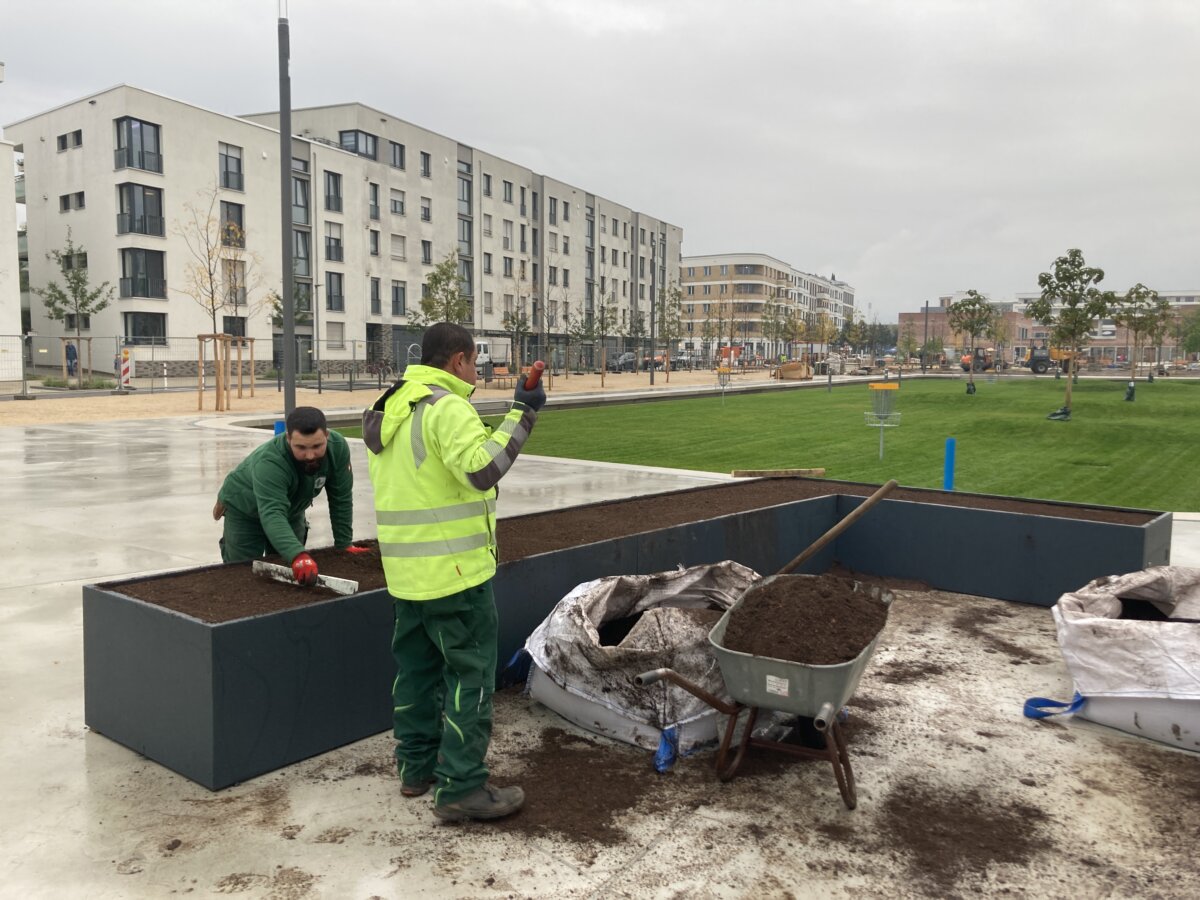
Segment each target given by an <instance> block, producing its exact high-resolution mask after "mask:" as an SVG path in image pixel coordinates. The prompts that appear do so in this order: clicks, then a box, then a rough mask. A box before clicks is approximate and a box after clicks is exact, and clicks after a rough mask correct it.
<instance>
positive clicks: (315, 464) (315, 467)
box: [300, 459, 321, 475]
mask: <svg viewBox="0 0 1200 900" xmlns="http://www.w3.org/2000/svg"><path fill="white" fill-rule="evenodd" d="M300 465H301V466H302V467H303V468H304V474H305V475H315V474H317V472H319V471H321V460H319V459H314V460H312V461H311V462H306V463H301V464H300Z"/></svg>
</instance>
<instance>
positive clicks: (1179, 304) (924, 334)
mask: <svg viewBox="0 0 1200 900" xmlns="http://www.w3.org/2000/svg"><path fill="white" fill-rule="evenodd" d="M1158 295H1159V297H1161V298H1163V299H1165V300H1168V301H1169V302H1170V304H1171V308H1172V312H1173V316H1174V318H1175V320H1176V321H1177V322H1178V321H1182V320H1183V319H1184V318H1186V317H1188V316H1191V315H1195V314H1197V312H1200V290H1187V291H1159V292H1158ZM966 296H967V294H966V291H957V292H955V293H953V294H944V295H942V296H940V297H938V298H937V301H936V302H931V303H928V304H926V306H925V307H922V308H921V309H919V310H916V311H912V312H902V313H900V321H899V332H898V333H899V336H900V341H901V342H902V343H903V342H904V340H905V335H906V334H909V335H911V337H912V339H913V340H914V341H915V343H916V344H918V345H924V344H925V343H926V342H928V343H930V344H933V345H936V346H939V347H945V348H946V350H947V357H948V358H949V357H953V356H956V355H957V354H959V353H961V352H963V351H964V350H966V349H967V347H966V346H965V345H966V342H967V341H968V339H967V338H966V337H964V336H963V335H961V334H957V333H956V332H955V331H954V329H953V327H952V326H951V325H950V307H951V306H952V305H954V304H955V303H957V302H958V301H959V300H962V299H964V298H965V297H966ZM1040 297H1041V294H1040V293H1039V292H1037V291H1033V292H1025V293H1018V294H1016V295H1014V296H1013V297H1010V298H989V301H990V303H991V305H992V307H993V309H995V310H996V312H997V314H998V315H999V317H1000V321H1001V323H1002V327H1001V329H1000V331H999V334H1000V336H1001V338H1002V340H996V339H994V338H981V339H980V341H985V342H986V343H987V344H988V345H989V346H992V345H997V344H998V345H999V346H998V347H997V348H996V349H997V350H998V352H1000V353H1001V355H1002V358H1003V359H1005V360H1006V361H1007V362H1009V363H1013V364H1015V363H1019V362H1020V361H1021V360H1024V359H1026V358H1027V357H1028V355H1029V351H1030V350H1031V349H1033V348H1040V347H1046V346H1048V345H1049V341H1050V330H1049V328H1048V327H1047V326H1045V325H1042V324H1041V323H1039V322H1037V321H1035V320H1034V319H1031V318H1030V317H1029V316H1028V315H1027V314H1026V306H1027V304H1028V303H1029V302H1031V301H1033V300H1036V299H1039V298H1040ZM1142 340H1144V338H1142ZM1176 344H1177V339H1176V338H1175V337H1174V336H1173V335H1171V334H1168V336H1167V340H1166V342H1165V344H1164V348H1165V351H1167V352H1166V355H1168V356H1171V355H1174V354H1175V353H1176V352H1177V351H1176ZM1131 345H1132V336H1131V335H1130V333H1129V332H1128V330H1127V329H1125V328H1124V327H1122V326H1120V325H1118V324H1117V323H1116V322H1114V321H1113V320H1112V319H1103V320H1101V321H1099V322H1097V323H1096V325H1095V329H1094V330H1093V332H1092V334H1091V336H1090V338H1089V341H1088V348H1087V356H1088V358H1089V359H1091V360H1093V361H1094V362H1095V363H1096V364H1100V365H1107V364H1114V365H1115V364H1117V363H1123V362H1125V361H1127V360H1128V359H1129V356H1130V354H1131V353H1132V352H1133V351H1132V346H1131ZM1157 351H1158V348H1154V347H1144V348H1143V349H1142V354H1143V357H1144V359H1143V360H1142V361H1143V362H1148V361H1152V360H1153V359H1155V354H1156V353H1157Z"/></svg>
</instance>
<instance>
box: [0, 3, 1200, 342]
mask: <svg viewBox="0 0 1200 900" xmlns="http://www.w3.org/2000/svg"><path fill="white" fill-rule="evenodd" d="M278 15H279V6H278V4H277V2H276V0H207V2H204V3H184V2H180V0H159V2H152V0H137V2H134V0H104V2H98V3H85V2H82V0H73V2H63V0H39V2H37V3H28V4H25V5H24V6H22V8H21V10H20V15H19V17H18V18H16V19H12V20H11V21H10V22H9V23H8V27H7V28H6V29H5V37H6V38H8V40H7V41H6V42H5V43H4V45H3V46H0V58H2V59H3V61H4V62H5V63H6V66H7V72H6V82H5V83H4V84H2V85H0V121H2V122H12V121H15V120H17V119H19V118H22V117H24V116H27V115H30V114H32V113H36V112H39V111H42V110H44V109H48V108H50V107H53V106H56V105H59V104H61V103H65V102H68V101H70V100H74V99H77V98H79V97H81V96H83V95H85V94H89V93H92V92H94V91H96V90H100V89H102V88H105V87H110V86H112V85H114V84H118V83H122V82H124V83H128V84H132V85H136V86H138V87H143V88H147V89H149V90H153V91H157V92H159V93H163V94H167V95H169V96H173V97H176V98H179V99H182V100H188V101H191V102H193V103H196V104H199V105H201V106H205V107H209V108H211V109H214V110H217V111H219V112H224V113H231V114H237V113H245V112H258V111H263V110H269V109H276V108H277V107H278V96H279V94H278V80H277V56H276V54H277V44H276V31H277V29H276V22H277V17H278ZM287 15H288V18H289V20H290V24H291V38H292V66H291V73H292V100H293V105H294V106H296V107H303V106H314V105H319V104H325V103H336V102H345V101H353V100H359V101H362V102H364V103H367V104H370V105H372V106H375V107H377V108H379V109H381V110H384V111H386V112H389V113H392V114H393V115H396V116H398V117H400V118H404V119H407V120H409V121H411V122H414V123H416V124H419V125H422V126H424V127H426V128H430V129H432V130H434V131H438V132H441V133H443V134H445V135H448V136H450V137H453V138H456V139H458V140H460V141H462V142H464V143H467V144H470V145H473V146H476V147H479V148H480V149H484V150H487V151H488V152H490V153H495V154H498V155H500V156H503V157H506V158H508V159H511V160H513V161H514V162H517V163H520V164H523V165H526V166H529V167H530V168H533V169H534V170H536V171H539V172H542V173H544V174H547V175H551V176H554V177H555V178H559V179H562V180H564V181H567V182H570V183H572V184H575V185H577V186H579V187H582V188H584V189H586V190H591V191H594V192H596V193H598V194H601V195H603V196H606V197H610V198H612V199H613V200H616V201H618V202H621V203H624V204H626V205H628V206H631V207H633V208H635V209H638V210H641V211H644V212H646V213H648V214H650V215H653V216H657V217H660V218H663V219H666V220H667V221H669V222H672V223H675V224H678V225H680V226H682V227H683V229H684V253H685V254H688V255H691V254H701V253H717V252H737V251H754V252H762V253H769V254H771V255H773V256H775V257H778V258H780V259H782V260H785V261H786V262H789V263H791V264H792V265H794V266H796V267H797V268H800V269H803V270H805V271H809V272H819V273H821V274H824V275H829V274H831V273H836V275H837V277H839V278H841V279H843V280H846V281H848V282H850V283H851V284H852V285H854V286H855V288H856V289H857V292H858V298H859V301H858V303H859V307H860V308H861V309H862V310H863V312H864V314H866V315H867V316H868V317H869V318H878V319H879V320H880V321H895V319H896V314H897V312H899V311H900V310H908V309H917V308H919V307H920V306H921V305H922V304H923V303H924V302H925V301H926V300H930V301H933V302H936V299H937V297H938V296H939V295H942V294H947V293H951V292H953V291H956V290H965V289H967V288H972V287H973V288H976V289H978V290H980V291H983V292H986V293H989V294H991V295H993V296H997V297H1005V296H1011V295H1012V294H1014V293H1016V292H1018V291H1032V290H1036V288H1037V275H1038V273H1039V272H1042V271H1045V270H1047V269H1048V268H1049V267H1050V265H1051V263H1052V262H1053V261H1054V259H1055V257H1057V256H1060V255H1062V254H1064V253H1065V252H1066V251H1067V250H1068V249H1070V248H1072V247H1079V248H1081V249H1082V250H1083V251H1084V254H1085V256H1086V258H1087V261H1088V262H1089V264H1092V265H1098V266H1100V267H1102V268H1103V269H1105V270H1106V272H1107V274H1108V277H1107V278H1106V280H1105V284H1104V286H1105V287H1110V288H1113V289H1116V290H1118V291H1122V292H1123V291H1124V290H1125V289H1127V288H1128V287H1129V286H1130V285H1132V284H1133V283H1135V282H1138V281H1141V282H1144V283H1146V284H1148V285H1150V286H1151V287H1155V288H1158V289H1187V288H1191V289H1197V290H1200V271H1198V268H1200V252H1198V251H1200V101H1198V100H1197V96H1196V95H1197V89H1198V86H1200V2H1197V0H1177V2H1172V0H1128V2H1116V0H1112V2H1107V0H980V2H971V0H894V2H884V0H857V2H856V0H828V2H817V0H424V2H420V3H417V2H408V0H338V2H337V3H331V2H329V0H321V2H318V0H291V2H290V3H289V4H288V6H287Z"/></svg>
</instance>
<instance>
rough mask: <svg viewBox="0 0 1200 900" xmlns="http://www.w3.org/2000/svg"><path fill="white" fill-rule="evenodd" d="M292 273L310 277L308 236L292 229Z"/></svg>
mask: <svg viewBox="0 0 1200 900" xmlns="http://www.w3.org/2000/svg"><path fill="white" fill-rule="evenodd" d="M292 273H293V274H295V275H311V274H312V268H311V263H310V262H309V234H308V232H307V231H301V230H300V229H299V228H293V229H292Z"/></svg>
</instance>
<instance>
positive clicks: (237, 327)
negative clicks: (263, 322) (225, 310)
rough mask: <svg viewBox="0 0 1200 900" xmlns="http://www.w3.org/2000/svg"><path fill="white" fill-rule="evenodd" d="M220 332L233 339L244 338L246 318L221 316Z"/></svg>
mask: <svg viewBox="0 0 1200 900" xmlns="http://www.w3.org/2000/svg"><path fill="white" fill-rule="evenodd" d="M221 330H222V331H223V332H225V334H232V335H233V336H234V337H245V336H246V317H245V316H222V317H221Z"/></svg>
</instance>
